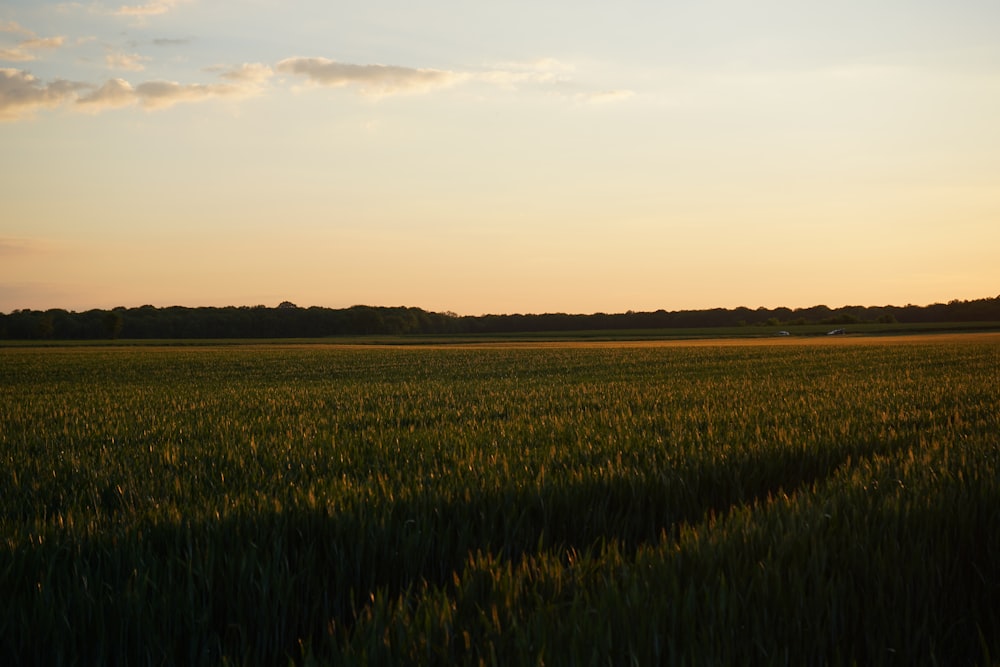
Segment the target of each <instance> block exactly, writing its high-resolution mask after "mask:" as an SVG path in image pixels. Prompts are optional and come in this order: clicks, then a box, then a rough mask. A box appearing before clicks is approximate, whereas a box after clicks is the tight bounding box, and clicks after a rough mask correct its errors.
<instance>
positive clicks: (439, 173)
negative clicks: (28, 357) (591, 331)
mask: <svg viewBox="0 0 1000 667" xmlns="http://www.w3.org/2000/svg"><path fill="white" fill-rule="evenodd" d="M134 1H135V2H138V3H139V4H128V5H121V4H115V3H110V2H109V3H99V2H89V1H87V0H84V1H83V2H45V1H39V0H30V1H29V0H4V2H3V3H2V4H0V148H2V159H0V312H10V311H11V310H14V309H22V308H31V309H47V308H53V307H59V308H66V309H69V310H87V309H90V308H110V307H114V306H119V305H123V306H139V305H143V304H152V305H156V306H170V305H185V306H202V305H215V306H225V305H257V304H264V305H269V306H274V305H277V304H278V303H279V302H280V301H284V300H289V301H293V302H295V303H297V304H298V305H300V306H312V305H318V306H329V307H334V308H339V307H346V306H350V305H353V304H369V305H385V306H398V305H405V306H418V307H422V308H426V309H428V310H434V311H445V310H447V311H455V312H458V313H460V314H470V315H477V314H482V313H511V312H534V313H537V312H557V311H559V312H573V313H593V312H599V311H603V312H623V311H626V310H656V309H660V308H663V309H666V310H677V309H687V308H712V307H727V308H728V307H736V306H747V307H758V306H768V307H774V306H788V307H805V306H812V305H816V304H826V305H829V306H831V307H837V306H842V305H888V304H893V305H905V304H907V303H914V304H918V305H924V304H928V303H933V302H937V301H947V300H950V299H954V298H960V299H972V298H982V297H992V296H996V295H998V294H1000V259H998V258H1000V39H998V37H997V36H998V35H1000V2H997V1H996V0H954V1H951V2H941V1H940V0H933V1H930V0H865V1H864V2H862V1H860V0H840V1H839V2H812V1H807V0H758V1H754V2H750V1H749V0H705V1H699V2H678V1H667V2H665V1H662V0H660V1H656V2H653V1H649V2H646V1H640V0H623V1H621V2H614V3H611V2H591V1H589V0H582V1H581V0H576V1H574V2H568V1H566V2H564V1H563V0H558V1H547V0H532V1H531V2H526V1H523V0H512V1H508V2H503V3H478V2H468V1H458V0H429V1H427V2H404V1H402V0H391V1H377V0H365V1H358V0H347V1H341V2H326V1H318V0H317V1H312V0H309V1H297V0H245V1H241V2H234V1H229V0H151V1H146V0H134Z"/></svg>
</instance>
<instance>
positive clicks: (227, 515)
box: [0, 334, 1000, 665]
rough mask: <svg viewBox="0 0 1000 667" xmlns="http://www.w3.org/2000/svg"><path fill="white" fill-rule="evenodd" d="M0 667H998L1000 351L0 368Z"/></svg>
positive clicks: (189, 354)
mask: <svg viewBox="0 0 1000 667" xmlns="http://www.w3.org/2000/svg"><path fill="white" fill-rule="evenodd" d="M0 462H2V466H0V603H2V607H0V664H10V665H14V664H19V665H32V664H44V665H58V664H86V665H89V664H152V665H164V664H165V665H171V664H185V665H199V664H205V665H214V664H253V665H278V664H281V665H284V664H290V663H291V664H336V665H351V664H359V665H382V664H471V665H479V664H486V665H516V664H538V665H540V664H545V665H563V664H571V665H591V664H594V665H598V664H601V665H604V664H615V665H624V664H639V665H652V664H676V665H717V664H742V665H755V664H756V665H770V664H792V665H805V664H829V665H844V664H853V663H856V664H863V665H882V664H885V665H915V664H949V665H975V664H980V665H993V664H998V663H1000V335H997V334H968V335H951V336H938V337H935V336H925V337H915V336H914V337H907V338H882V339H880V338H863V337H859V338H851V337H847V338H839V339H836V340H834V339H827V338H826V337H820V338H818V339H810V340H797V339H793V340H760V341H754V342H752V343H747V342H745V341H744V342H741V341H727V342H726V343H725V344H721V343H715V342H712V341H697V342H688V343H683V344H678V343H658V344H639V343H635V344H613V343H592V344H579V345H574V344H569V343H549V344H535V345H532V344H524V345H504V344H499V343H498V344H495V345H489V346H484V345H479V346H477V345H464V346H460V345H453V346H436V347H435V346H405V347H404V346H396V347H389V346H387V347H379V346H367V347H364V346H358V347H347V346H335V345H327V346H321V345H301V344H300V345H294V346H281V345H270V344H269V345H226V346H215V347H213V346H207V345H203V346H185V347H170V346H146V347H129V346H92V347H91V346H74V347H58V346H51V347H30V346H29V347H8V348H0Z"/></svg>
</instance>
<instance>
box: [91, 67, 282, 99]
mask: <svg viewBox="0 0 1000 667" xmlns="http://www.w3.org/2000/svg"><path fill="white" fill-rule="evenodd" d="M271 74H272V72H271V68H270V67H267V66H266V65H261V64H259V63H247V64H244V65H240V66H239V67H237V68H235V69H231V70H226V71H223V72H222V73H221V74H220V76H221V77H222V78H225V79H227V80H229V81H232V83H209V84H201V83H189V84H182V83H178V82H176V81H146V82H144V83H140V84H138V85H136V86H133V85H132V84H130V83H129V82H128V81H125V80H124V79H110V80H109V81H107V82H106V83H105V84H104V85H103V86H101V87H100V88H98V89H97V90H95V91H93V92H92V93H89V94H87V95H84V96H82V97H80V98H79V99H78V100H77V103H78V104H79V105H81V106H82V107H84V108H86V109H87V110H89V111H103V110H104V109H117V108H120V107H124V106H128V105H130V104H138V105H139V106H141V107H142V108H144V109H165V108H167V107H171V106H173V105H175V104H179V103H181V102H197V101H200V100H206V99H211V98H216V97H241V96H249V95H253V94H254V93H256V92H258V91H259V90H260V88H261V86H262V85H263V84H264V82H266V81H267V79H268V78H269V77H270V76H271Z"/></svg>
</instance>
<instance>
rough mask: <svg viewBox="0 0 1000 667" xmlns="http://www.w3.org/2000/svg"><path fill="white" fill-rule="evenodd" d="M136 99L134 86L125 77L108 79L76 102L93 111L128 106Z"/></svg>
mask: <svg viewBox="0 0 1000 667" xmlns="http://www.w3.org/2000/svg"><path fill="white" fill-rule="evenodd" d="M135 101H136V97H135V88H133V87H132V84H130V83H129V82H128V81H126V80H125V79H110V80H109V81H108V82H107V83H105V84H104V85H103V86H101V87H100V88H98V89H97V90H95V91H94V92H92V93H89V94H87V95H84V96H83V97H80V98H79V99H78V100H77V103H78V104H81V105H83V106H87V107H90V108H91V109H92V110H94V111H99V110H101V109H115V108H118V107H124V106H128V105H129V104H133V103H134V102H135Z"/></svg>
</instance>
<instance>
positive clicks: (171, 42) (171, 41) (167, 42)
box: [153, 37, 192, 46]
mask: <svg viewBox="0 0 1000 667" xmlns="http://www.w3.org/2000/svg"><path fill="white" fill-rule="evenodd" d="M191 41H192V40H191V39H190V38H187V37H181V38H176V37H158V38H156V39H154V40H153V46H184V45H185V44H190V43H191Z"/></svg>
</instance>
